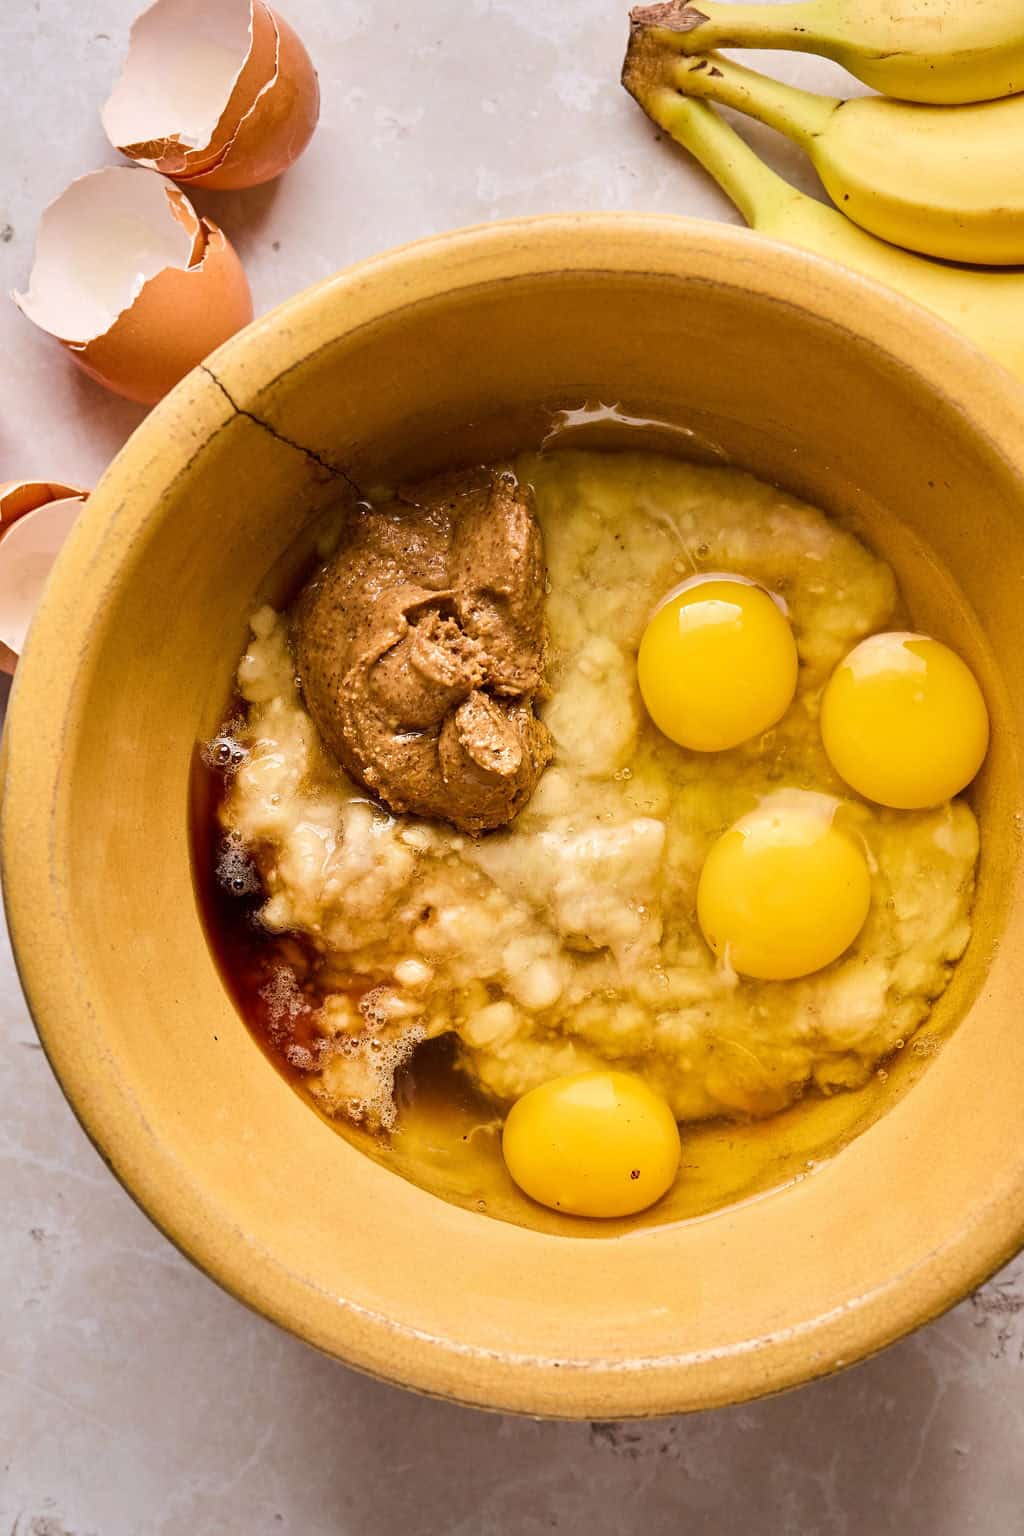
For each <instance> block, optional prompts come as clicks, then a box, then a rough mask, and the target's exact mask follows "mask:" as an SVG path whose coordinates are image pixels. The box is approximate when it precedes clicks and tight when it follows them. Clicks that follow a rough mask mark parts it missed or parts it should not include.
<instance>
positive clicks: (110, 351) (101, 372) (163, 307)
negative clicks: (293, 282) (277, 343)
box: [64, 219, 252, 405]
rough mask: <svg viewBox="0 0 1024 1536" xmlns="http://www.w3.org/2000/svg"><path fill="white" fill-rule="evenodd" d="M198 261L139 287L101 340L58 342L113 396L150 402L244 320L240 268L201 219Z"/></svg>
mask: <svg viewBox="0 0 1024 1536" xmlns="http://www.w3.org/2000/svg"><path fill="white" fill-rule="evenodd" d="M202 225H203V229H204V231H205V234H206V246H205V250H204V251H203V255H202V259H201V260H200V261H199V263H198V264H197V265H194V266H190V267H189V268H188V269H187V270H186V271H183V270H182V269H181V268H177V267H167V268H165V269H164V271H162V272H160V273H158V274H157V276H156V277H152V278H150V279H149V281H148V282H147V283H146V284H145V286H144V287H143V289H142V291H141V292H140V293H139V295H138V297H137V298H136V299H135V300H134V302H133V303H132V304H131V305H130V306H129V307H128V308H127V309H126V310H124V311H123V312H122V314H120V315H119V316H118V318H117V319H116V320H115V321H114V324H113V325H112V326H111V327H110V329H109V330H108V331H107V332H105V334H104V335H102V336H98V337H96V338H95V340H93V341H89V342H87V343H85V345H84V346H82V345H76V344H75V343H73V342H64V345H65V346H66V347H67V349H68V351H69V352H70V353H71V356H72V357H73V358H74V360H75V362H76V363H77V364H78V365H79V367H80V368H83V369H84V370H85V372H86V373H87V374H89V376H90V377H91V378H94V379H96V380H97V381H98V382H99V383H100V384H105V385H106V386H107V388H108V389H112V390H113V391H114V393H115V394H118V395H123V396H124V397H125V398H126V399H128V400H137V401H139V402H141V403H142V404H143V405H152V404H153V403H154V402H155V401H157V400H160V399H161V398H162V397H163V396H164V395H165V394H166V393H167V391H168V390H169V389H172V388H173V387H174V385H175V384H177V383H178V381H179V380H180V379H183V378H184V377H185V374H186V373H188V372H189V371H190V370H191V369H192V368H194V367H195V365H196V364H197V363H199V362H201V361H202V359H203V358H204V357H206V356H207V354H208V353H210V352H212V351H213V350H214V349H215V348H216V347H219V346H220V345H221V343H222V342H224V341H227V339H228V337H229V336H233V335H234V334H235V332H236V331H240V330H241V329H242V327H243V326H245V325H248V324H249V321H250V320H251V319H252V295H251V294H250V292H249V284H248V281H247V279H246V276H245V271H244V269H243V267H242V264H241V262H240V261H239V259H238V256H237V254H236V252H235V249H234V247H233V246H232V245H231V244H230V242H229V241H228V240H227V238H226V237H225V235H224V233H223V231H222V230H221V229H219V228H218V226H217V225H216V224H213V223H211V222H210V221H209V220H208V219H203V220H202Z"/></svg>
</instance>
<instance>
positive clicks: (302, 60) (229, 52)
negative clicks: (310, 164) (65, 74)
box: [101, 0, 320, 189]
mask: <svg viewBox="0 0 1024 1536" xmlns="http://www.w3.org/2000/svg"><path fill="white" fill-rule="evenodd" d="M319 114H320V88H319V84H318V82H317V76H316V71H315V70H314V68H313V65H312V62H311V60H310V57H309V54H308V53H307V52H306V49H305V47H304V46H303V44H302V42H301V41H300V39H299V38H298V37H297V36H296V34H295V33H294V32H293V30H292V29H291V27H290V26H289V25H288V23H287V22H286V21H284V19H283V18H282V17H280V16H278V15H277V13H276V12H275V11H273V10H271V9H270V7H269V6H267V5H265V4H264V0H155V3H154V4H153V5H151V6H150V7H149V9H148V10H146V11H144V12H143V13H142V15H141V16H139V17H138V18H137V19H136V21H135V23H134V24H133V26H132V30H131V39H130V42H129V47H128V55H127V58H126V60H125V65H124V70H123V72H122V75H121V78H120V80H119V81H118V83H117V85H116V86H115V87H114V90H113V92H112V93H111V96H110V98H109V99H108V101H107V103H106V105H105V106H104V108H103V111H102V114H101V116H102V121H103V127H104V129H105V131H106V134H107V137H108V138H109V139H110V142H111V143H112V144H113V145H114V147H115V148H116V149H119V150H120V151H121V153H122V154H125V155H127V156H128V157H129V159H132V160H136V161H138V162H139V163H140V164H142V165H146V166H149V167H150V168H151V169H153V170H157V171H161V172H163V173H164V174H165V175H168V176H173V177H174V178H175V179H176V180H178V181H186V182H188V183H190V184H195V185H197V186H206V187H214V188H218V189H227V188H242V187H254V186H258V185H259V184H260V183H261V182H264V181H270V180H271V179H272V178H273V177H275V176H279V175H280V174H281V172H282V171H284V170H287V168H288V166H290V165H291V164H292V163H293V161H295V160H296V159H298V157H299V155H300V154H301V153H302V151H303V150H304V149H305V147H306V145H307V144H308V143H309V140H310V138H311V137H312V134H313V130H314V129H315V127H316V124H317V119H318V117H319Z"/></svg>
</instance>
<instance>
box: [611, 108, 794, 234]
mask: <svg viewBox="0 0 1024 1536" xmlns="http://www.w3.org/2000/svg"><path fill="white" fill-rule="evenodd" d="M637 100H638V101H639V102H640V105H641V106H642V107H643V109H644V111H645V112H646V113H647V115H648V117H649V118H651V120H652V121H653V122H655V123H657V124H658V126H659V127H660V128H664V130H665V132H666V133H667V134H669V135H671V137H672V138H673V139H675V141H676V143H677V144H681V145H682V147H683V148H684V149H686V150H689V152H690V154H691V155H693V157H694V159H695V160H699V161H700V164H701V165H702V166H703V167H704V169H705V170H706V171H707V172H708V174H709V175H710V176H713V177H714V179H715V181H717V183H718V185H719V186H720V187H721V189H722V191H723V192H724V193H725V195H726V196H727V197H728V198H731V200H732V201H733V202H734V203H735V204H736V207H737V208H738V209H739V211H740V213H741V214H742V215H743V217H744V219H746V221H747V223H748V224H750V225H752V226H756V225H758V224H759V223H760V221H761V218H762V216H763V215H765V214H767V212H768V211H769V208H770V206H771V205H773V204H777V203H778V201H779V196H780V194H783V193H788V194H792V190H793V189H792V187H790V185H789V183H788V182H787V181H784V180H783V178H782V177H781V176H778V175H776V173H775V172H774V171H773V170H771V168H770V167H769V166H767V165H765V163H764V161H763V160H761V159H759V158H758V156H757V155H755V153H754V151H753V150H752V149H751V148H750V145H749V144H746V143H744V141H743V139H741V138H740V136H739V134H738V133H737V132H736V130H735V129H734V128H730V126H729V124H728V123H726V122H724V121H723V120H722V118H720V117H719V116H718V113H717V112H716V111H715V110H714V108H713V107H709V106H708V105H707V104H706V103H705V102H702V101H690V100H688V99H687V98H686V97H685V96H680V94H679V92H678V91H674V90H672V88H671V87H670V86H655V87H653V88H652V89H651V90H650V91H644V92H643V93H642V94H637Z"/></svg>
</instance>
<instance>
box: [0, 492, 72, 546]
mask: <svg viewBox="0 0 1024 1536" xmlns="http://www.w3.org/2000/svg"><path fill="white" fill-rule="evenodd" d="M88 494H89V493H88V491H83V490H82V489H81V488H80V487H79V486H77V485H61V484H60V483H59V481H56V480H5V481H4V482H3V483H2V484H0V538H2V537H3V535H4V534H5V533H6V532H7V530H8V528H9V527H10V526H11V524H12V523H14V522H17V520H18V518H19V517H24V516H25V513H26V512H34V511H35V510H36V508H37V507H44V506H45V505H46V503H47V502H48V501H63V500H65V499H66V498H68V497H71V496H80V497H81V498H82V500H83V501H84V500H85V498H86V496H88Z"/></svg>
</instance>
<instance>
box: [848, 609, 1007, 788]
mask: <svg viewBox="0 0 1024 1536" xmlns="http://www.w3.org/2000/svg"><path fill="white" fill-rule="evenodd" d="M988 734H989V726H988V710H987V709H986V707H985V700H984V698H983V697H982V692H981V689H980V688H979V687H978V684H977V682H976V681H975V678H974V674H973V672H971V670H970V668H969V667H967V666H966V665H965V663H964V662H962V661H961V660H960V657H959V656H958V655H957V654H956V652H955V651H951V650H950V649H949V647H948V646H946V645H943V644H942V643H941V641H939V640H930V639H929V638H928V637H927V636H926V635H908V634H887V635H871V636H870V637H869V638H868V639H867V640H862V641H861V643H860V645H858V646H856V647H855V648H854V649H853V650H852V651H851V652H850V654H849V656H847V657H846V659H845V661H842V662H840V664H839V666H838V667H837V668H836V670H835V671H834V672H833V674H832V676H831V678H830V679H829V683H828V686H827V688H826V689H825V693H824V696H823V698H822V701H821V738H822V742H823V743H824V747H825V751H826V752H827V753H828V755H829V759H830V761H831V763H832V766H833V768H834V769H835V770H836V773H838V775H839V777H840V778H841V779H844V780H845V781H846V783H847V784H849V786H850V788H851V789H855V790H856V791H857V793H858V794H861V795H863V796H864V797H865V799H867V800H875V801H877V802H878V804H879V805H888V806H892V807H893V809H895V810H899V811H915V810H923V809H925V808H926V807H927V806H932V805H941V804H942V802H943V801H944V800H950V799H952V797H953V796H954V795H957V794H959V793H960V791H961V790H962V789H964V788H965V787H966V786H967V785H968V784H969V783H970V782H971V780H972V779H973V778H974V775H975V774H976V773H977V771H978V769H979V768H980V767H981V765H982V762H983V760H984V757H985V753H986V752H987V751H988Z"/></svg>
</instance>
